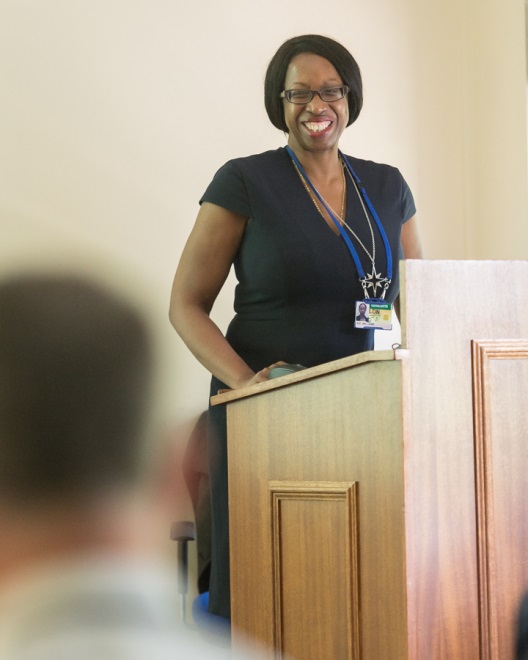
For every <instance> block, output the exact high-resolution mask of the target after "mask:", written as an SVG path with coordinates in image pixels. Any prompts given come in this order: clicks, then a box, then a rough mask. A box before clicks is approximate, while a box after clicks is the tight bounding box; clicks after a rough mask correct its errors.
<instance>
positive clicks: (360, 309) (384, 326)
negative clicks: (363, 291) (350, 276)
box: [354, 298, 392, 330]
mask: <svg viewBox="0 0 528 660" xmlns="http://www.w3.org/2000/svg"><path fill="white" fill-rule="evenodd" d="M354 327H355V328H362V329H369V330H392V305H391V303H389V302H387V301H386V300H382V299H381V298H365V300H358V301H357V302H356V320H355V322H354Z"/></svg>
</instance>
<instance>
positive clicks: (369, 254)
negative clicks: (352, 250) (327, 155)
mask: <svg viewBox="0 0 528 660" xmlns="http://www.w3.org/2000/svg"><path fill="white" fill-rule="evenodd" d="M292 162H293V165H294V167H295V170H296V172H297V174H298V175H299V178H300V179H301V181H302V183H303V186H304V187H305V189H306V191H307V193H308V194H309V195H310V198H311V200H312V202H313V203H314V205H315V208H316V209H317V210H318V211H319V214H320V215H321V216H322V217H323V218H324V217H325V216H324V214H323V211H322V209H321V207H320V206H319V204H318V202H317V198H316V196H315V195H314V193H313V191H312V189H311V188H310V186H309V185H308V183H307V182H306V179H305V178H304V176H303V174H302V172H301V171H300V170H299V168H298V167H297V164H296V162H295V161H292ZM339 162H340V164H341V174H342V176H343V199H342V202H341V215H339V214H337V213H336V212H335V211H334V209H333V208H332V207H331V206H330V204H329V203H328V202H327V201H326V199H325V198H324V197H323V196H322V195H321V193H319V195H320V197H321V199H322V200H323V202H324V203H325V205H326V206H327V207H328V208H329V209H330V210H331V211H332V213H333V214H334V215H335V216H336V218H337V219H338V220H339V222H340V223H341V224H342V225H343V226H345V227H346V228H347V229H348V231H349V232H350V233H351V234H352V236H353V237H354V238H355V239H356V241H357V242H358V243H359V245H360V246H361V247H362V248H363V250H364V251H365V253H366V255H367V257H368V258H369V259H370V262H371V264H372V277H373V278H375V277H376V276H377V275H378V274H377V273H376V268H375V263H376V240H375V237H374V229H373V227H372V222H371V221H370V218H369V214H368V213H367V209H366V208H365V204H364V202H363V198H362V197H361V193H360V192H359V190H358V186H357V183H356V182H355V181H354V179H353V178H352V175H351V174H350V172H348V170H347V172H348V176H349V177H350V179H351V181H352V183H353V184H354V190H355V191H356V194H357V196H358V198H359V201H360V204H361V208H362V209H363V213H364V215H365V218H366V219H367V224H368V227H369V230H370V236H371V239H372V252H369V250H367V248H366V247H365V244H364V243H363V241H362V240H361V239H360V238H359V236H358V235H357V234H356V232H355V231H354V230H353V229H352V227H350V225H348V224H347V222H346V217H345V200H346V178H345V164H344V163H343V161H342V160H341V159H339ZM367 277H368V276H367Z"/></svg>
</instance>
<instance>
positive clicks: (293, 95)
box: [280, 85, 350, 105]
mask: <svg viewBox="0 0 528 660" xmlns="http://www.w3.org/2000/svg"><path fill="white" fill-rule="evenodd" d="M349 89H350V88H349V87H348V85H340V86H339V87H321V89H285V90H284V91H283V92H281V93H280V98H281V99H286V100H287V101H289V102H290V103H295V104H297V105H305V104H306V103H310V101H311V100H312V99H313V97H314V96H315V95H316V94H317V95H318V96H319V98H320V99H321V100H322V101H324V102H325V103H332V102H333V101H339V100H341V99H342V98H343V97H344V96H346V95H347V94H348V92H349Z"/></svg>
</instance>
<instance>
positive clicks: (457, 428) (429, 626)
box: [401, 261, 528, 660]
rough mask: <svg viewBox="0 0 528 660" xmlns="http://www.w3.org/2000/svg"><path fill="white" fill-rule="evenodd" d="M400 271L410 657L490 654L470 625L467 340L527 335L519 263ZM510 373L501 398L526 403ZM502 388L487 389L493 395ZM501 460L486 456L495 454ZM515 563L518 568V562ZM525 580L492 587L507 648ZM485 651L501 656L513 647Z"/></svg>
mask: <svg viewBox="0 0 528 660" xmlns="http://www.w3.org/2000/svg"><path fill="white" fill-rule="evenodd" d="M401 275H402V288H403V305H402V307H403V315H402V345H403V347H404V348H405V349H407V350H408V352H409V353H408V354H409V359H408V367H409V369H408V374H409V380H410V382H409V404H410V405H409V407H408V411H407V414H408V418H407V428H406V438H407V439H408V441H407V442H406V458H407V460H406V465H407V467H408V474H409V475H412V479H408V480H407V481H406V506H407V511H408V512H409V514H410V516H411V519H412V520H413V524H412V526H410V527H408V530H410V533H409V534H408V537H407V551H408V563H407V570H408V576H409V584H408V606H409V622H410V629H412V626H414V629H415V635H414V642H411V643H410V652H411V653H412V657H414V658H417V660H418V659H421V658H428V659H431V660H435V659H436V658H438V659H444V658H445V659H449V658H457V659H459V658H460V659H462V660H473V659H475V660H477V659H478V660H480V659H481V658H483V657H488V656H483V655H482V653H483V652H484V649H482V648H481V641H482V635H481V630H480V627H479V599H480V594H481V587H482V584H481V583H480V577H479V561H478V550H477V549H478V547H479V544H480V543H481V538H480V537H481V535H482V533H484V530H483V529H482V527H479V526H478V524H477V505H476V490H475V488H476V487H475V484H476V472H475V442H474V427H473V395H474V376H473V369H472V341H473V340H479V341H492V342H495V341H497V340H500V341H501V342H509V341H513V342H517V341H519V340H525V339H526V337H528V306H527V305H525V304H521V302H522V301H525V300H526V299H527V296H528V262H520V261H519V262H504V261H475V262H469V261H438V262H435V261H422V262H420V261H406V262H403V263H402V264H401ZM492 363H494V365H495V366H494V367H493V368H495V367H496V366H497V364H498V363H496V362H495V361H494V360H492ZM501 364H502V366H500V369H504V368H505V367H506V363H505V362H503V363H501ZM519 364H520V362H517V367H516V369H517V368H518V365H519ZM521 371H523V369H521ZM516 378H517V381H516V382H517V384H518V385H519V389H518V390H517V391H516V392H514V391H513V390H510V392H509V394H508V396H509V397H510V399H511V402H510V404H508V405H510V406H511V405H515V406H517V407H519V408H525V407H526V405H525V398H526V397H525V394H524V392H525V391H526V381H525V374H524V375H523V374H521V373H518V374H517V377H516ZM500 380H501V381H502V380H503V379H502V378H501V379H500ZM498 381H499V379H497V382H498ZM522 381H524V385H522V384H521V382H522ZM501 388H502V385H501ZM501 388H499V389H497V388H493V389H494V391H495V394H496V395H497V394H498V392H499V391H500V389H501ZM502 405H503V403H501V404H500V405H499V407H500V406H502ZM492 418H493V417H492ZM505 428H506V427H505ZM524 437H525V436H524ZM493 445H494V446H495V439H494V440H493ZM503 447H504V445H503ZM518 450H519V448H518V447H517V449H513V452H514V453H513V455H515V452H517V456H516V460H518V461H519V467H518V470H520V471H524V474H525V475H526V474H528V463H527V461H526V451H525V450H524V449H523V450H522V451H520V452H519V451H518ZM501 452H502V449H501ZM501 455H502V454H501V453H500V452H499V453H497V452H495V451H494V452H493V461H495V459H498V458H499V457H500V456H501ZM506 455H508V454H507V453H506ZM490 469H492V468H490ZM493 469H494V468H493ZM494 481H495V480H494ZM506 500H507V497H505V499H504V500H503V501H506ZM503 513H504V512H501V516H502V515H503ZM526 519H527V518H525V521H526ZM495 520H497V510H495ZM525 528H526V522H523V523H521V524H520V529H525ZM516 564H517V566H518V567H520V566H524V568H525V569H526V568H527V566H526V560H523V561H521V562H519V560H518V559H517V560H516ZM519 578H520V576H519ZM504 584H505V583H504V582H502V585H503V587H504ZM522 584H524V585H526V584H527V583H526V577H524V578H522V579H520V583H519V586H517V587H516V589H515V590H511V589H510V590H509V592H508V591H506V592H504V590H503V592H502V593H501V594H500V596H499V594H496V597H497V598H500V601H501V603H502V604H503V605H502V606H501V607H500V608H498V609H497V611H496V614H495V615H494V617H495V621H494V623H493V625H495V626H499V629H500V630H502V631H503V632H504V633H505V631H506V630H508V631H509V632H508V635H507V636H506V637H505V640H506V641H505V643H506V644H509V643H510V642H511V639H512V634H513V632H512V631H513V628H514V620H513V619H512V613H513V611H514V610H515V608H516V606H517V602H518V599H517V595H518V592H519V588H520V586H521V585H522ZM497 586H498V585H497ZM505 603H508V606H507V607H506V605H505ZM490 625H491V624H490ZM492 657H493V658H497V659H498V658H500V660H503V659H504V658H510V657H511V646H510V648H509V649H508V652H507V653H506V654H505V655H493V656H492Z"/></svg>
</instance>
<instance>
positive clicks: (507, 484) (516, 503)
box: [472, 340, 528, 660]
mask: <svg viewBox="0 0 528 660" xmlns="http://www.w3.org/2000/svg"><path fill="white" fill-rule="evenodd" d="M472 353H473V390H474V395H473V399H474V429H475V474H476V507H477V531H478V534H477V537H478V548H477V550H478V584H479V615H480V643H481V657H482V658H483V659H485V660H488V659H493V658H505V657H508V655H509V654H510V653H511V649H512V648H513V645H514V639H513V633H514V628H513V626H512V625H510V622H512V621H515V617H516V614H517V607H516V606H517V603H518V602H519V600H520V598H521V595H522V593H523V591H524V589H525V588H526V587H527V585H528V570H527V568H526V563H527V561H528V560H527V558H528V530H527V521H528V505H527V495H528V492H527V488H526V474H527V473H526V468H527V466H528V454H527V443H526V440H527V435H528V432H527V429H528V407H527V406H526V405H524V406H519V405H518V397H519V392H522V391H523V389H524V388H525V387H526V384H527V383H528V340H519V341H504V340H495V341H474V342H472Z"/></svg>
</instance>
